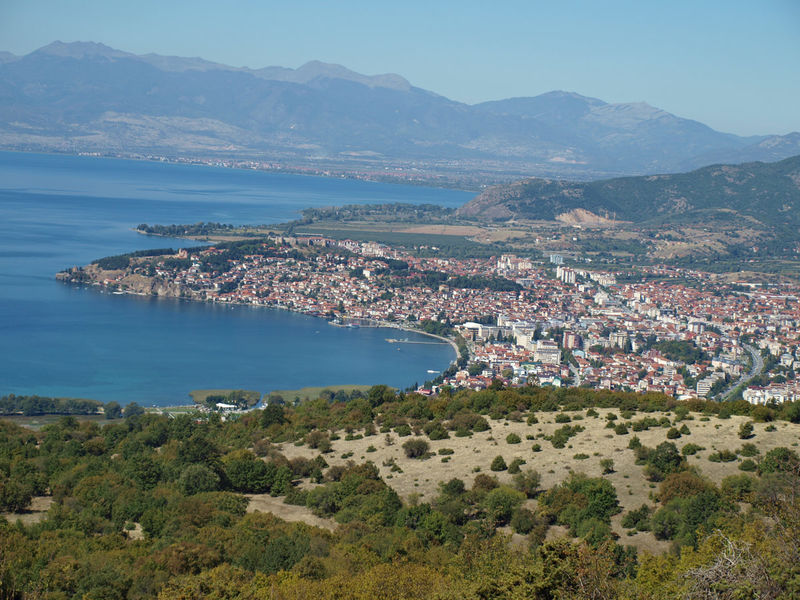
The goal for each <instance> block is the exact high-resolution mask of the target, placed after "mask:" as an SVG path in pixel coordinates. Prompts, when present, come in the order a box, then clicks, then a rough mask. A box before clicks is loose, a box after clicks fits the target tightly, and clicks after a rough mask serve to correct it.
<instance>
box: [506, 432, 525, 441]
mask: <svg viewBox="0 0 800 600" xmlns="http://www.w3.org/2000/svg"><path fill="white" fill-rule="evenodd" d="M520 442H522V440H521V439H520V437H519V436H518V435H517V434H516V433H509V434H508V435H507V436H506V443H507V444H519V443H520Z"/></svg>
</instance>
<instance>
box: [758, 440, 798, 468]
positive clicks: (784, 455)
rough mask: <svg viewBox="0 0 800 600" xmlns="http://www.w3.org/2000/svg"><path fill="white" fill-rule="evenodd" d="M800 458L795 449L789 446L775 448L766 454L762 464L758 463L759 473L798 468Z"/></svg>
mask: <svg viewBox="0 0 800 600" xmlns="http://www.w3.org/2000/svg"><path fill="white" fill-rule="evenodd" d="M798 463H800V458H798V456H797V454H796V453H795V451H794V450H790V449H789V448H784V447H782V446H781V447H778V448H773V449H772V450H770V451H769V452H767V453H766V454H765V455H764V459H763V460H762V461H761V464H759V465H758V473H759V475H760V474H762V473H785V472H788V471H792V470H794V469H796V468H797V466H798Z"/></svg>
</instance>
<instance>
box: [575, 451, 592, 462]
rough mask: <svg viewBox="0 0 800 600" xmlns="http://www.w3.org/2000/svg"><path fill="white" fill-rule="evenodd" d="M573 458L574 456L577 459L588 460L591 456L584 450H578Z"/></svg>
mask: <svg viewBox="0 0 800 600" xmlns="http://www.w3.org/2000/svg"><path fill="white" fill-rule="evenodd" d="M572 458H574V459H575V460H586V459H587V458H589V455H588V454H584V453H583V452H578V453H577V454H573V455H572Z"/></svg>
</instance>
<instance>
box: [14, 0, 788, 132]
mask: <svg viewBox="0 0 800 600" xmlns="http://www.w3.org/2000/svg"><path fill="white" fill-rule="evenodd" d="M55 40H61V41H64V42H71V41H93V42H101V43H104V44H106V45H108V46H111V47H113V48H117V49H119V50H124V51H127V52H133V53H135V54H146V53H149V52H154V53H156V54H165V55H174V56H199V57H202V58H205V59H207V60H211V61H214V62H220V63H224V64H228V65H232V66H237V67H240V66H248V67H251V68H260V67H266V66H273V65H278V66H284V67H292V68H296V67H299V66H301V65H302V64H304V63H305V62H307V61H309V60H321V61H324V62H331V63H338V64H342V65H344V66H346V67H348V68H350V69H352V70H354V71H358V72H360V73H365V74H369V75H373V74H378V73H398V74H400V75H402V76H403V77H405V78H406V79H408V80H409V81H410V82H411V83H412V84H413V85H415V86H418V87H421V88H425V89H428V90H431V91H433V92H436V93H438V94H441V95H443V96H446V97H448V98H451V99H453V100H457V101H461V102H466V103H469V104H474V103H477V102H483V101H486V100H499V99H502V98H511V97H519V96H535V95H538V94H542V93H544V92H548V91H552V90H566V91H572V92H577V93H579V94H582V95H585V96H592V97H595V98H600V99H602V100H605V101H606V102H641V101H644V102H647V103H649V104H651V105H653V106H657V107H659V108H662V109H664V110H667V111H669V112H671V113H674V114H676V115H678V116H681V117H685V118H690V119H695V120H698V121H701V122H703V123H705V124H707V125H709V126H711V127H713V128H714V129H717V130H720V131H725V132H730V133H736V134H739V135H756V134H785V133H789V132H791V131H800V0H758V1H754V0H724V1H723V0H691V1H690V0H662V1H650V0H635V1H622V0H606V1H600V0H584V1H578V0H551V1H548V2H543V1H540V0H527V1H524V0H523V1H517V0H508V1H503V0H498V2H494V3H490V2H487V1H485V0H479V1H473V0H458V1H450V0H438V1H437V0H427V1H425V2H423V1H417V0H404V1H402V2H382V1H380V0H369V1H361V0H357V1H348V0H340V1H338V2H332V1H330V0H326V1H322V0H321V1H310V0H292V1H289V0H283V1H279V2H278V1H272V0H261V1H259V0H226V1H225V2H220V1H219V0H192V1H190V2H188V1H183V0H137V1H135V2H132V1H130V0H126V1H121V0H69V1H67V0H0V50H6V51H10V52H13V53H14V54H18V55H22V54H27V53H29V52H31V51H33V50H35V49H37V48H39V47H41V46H44V45H46V44H49V43H50V42H53V41H55Z"/></svg>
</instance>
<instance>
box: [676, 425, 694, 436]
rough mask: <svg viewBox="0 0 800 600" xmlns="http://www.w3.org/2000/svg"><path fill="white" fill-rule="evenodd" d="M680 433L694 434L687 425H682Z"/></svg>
mask: <svg viewBox="0 0 800 600" xmlns="http://www.w3.org/2000/svg"><path fill="white" fill-rule="evenodd" d="M678 431H680V432H681V435H690V434H691V433H692V432H691V430H690V429H689V427H688V426H687V425H686V423H684V424H683V425H681V428H680V429H678Z"/></svg>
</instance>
